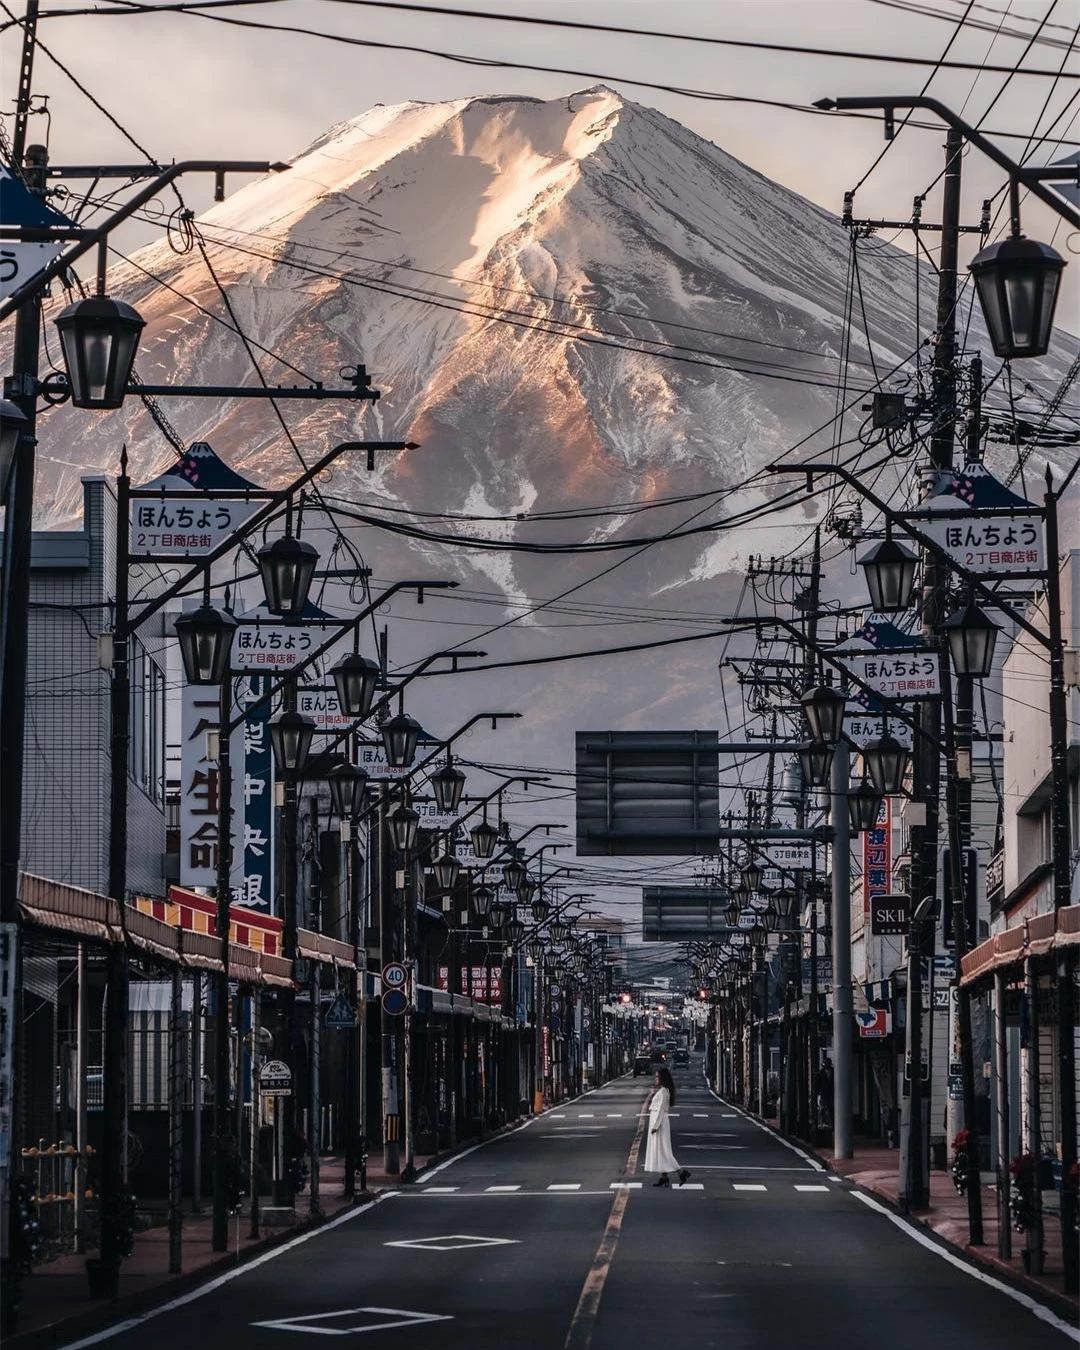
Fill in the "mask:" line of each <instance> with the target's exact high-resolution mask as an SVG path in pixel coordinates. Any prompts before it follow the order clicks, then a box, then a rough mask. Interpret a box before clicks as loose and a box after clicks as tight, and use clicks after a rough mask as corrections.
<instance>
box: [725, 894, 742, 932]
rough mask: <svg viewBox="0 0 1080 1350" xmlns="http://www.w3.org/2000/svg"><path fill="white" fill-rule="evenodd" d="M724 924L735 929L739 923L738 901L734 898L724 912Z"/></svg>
mask: <svg viewBox="0 0 1080 1350" xmlns="http://www.w3.org/2000/svg"><path fill="white" fill-rule="evenodd" d="M724 922H725V923H726V924H727V926H728V927H729V928H734V927H735V925H736V924H737V923H738V922H739V902H738V900H736V899H734V898H732V899H731V900H729V901H728V903H727V907H726V908H725V910H724Z"/></svg>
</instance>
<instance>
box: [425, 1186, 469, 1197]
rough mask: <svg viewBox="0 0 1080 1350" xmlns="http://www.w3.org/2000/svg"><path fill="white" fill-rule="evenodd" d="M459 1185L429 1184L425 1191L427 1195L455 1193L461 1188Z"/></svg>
mask: <svg viewBox="0 0 1080 1350" xmlns="http://www.w3.org/2000/svg"><path fill="white" fill-rule="evenodd" d="M460 1189H461V1188H460V1187H459V1186H429V1187H428V1188H427V1189H426V1191H425V1192H424V1194H425V1195H453V1194H454V1192H455V1191H457V1190H460Z"/></svg>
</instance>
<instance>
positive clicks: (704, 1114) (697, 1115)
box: [694, 1111, 709, 1120]
mask: <svg viewBox="0 0 1080 1350" xmlns="http://www.w3.org/2000/svg"><path fill="white" fill-rule="evenodd" d="M694 1119H695V1120H708V1119H709V1113H708V1111H695V1112H694Z"/></svg>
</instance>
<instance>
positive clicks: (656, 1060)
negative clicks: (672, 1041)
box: [649, 1045, 667, 1064]
mask: <svg viewBox="0 0 1080 1350" xmlns="http://www.w3.org/2000/svg"><path fill="white" fill-rule="evenodd" d="M649 1059H650V1060H651V1061H652V1062H653V1064H666V1063H667V1051H666V1050H664V1049H662V1048H661V1047H660V1046H659V1045H657V1046H655V1047H654V1048H653V1052H652V1054H651V1055H650V1056H649Z"/></svg>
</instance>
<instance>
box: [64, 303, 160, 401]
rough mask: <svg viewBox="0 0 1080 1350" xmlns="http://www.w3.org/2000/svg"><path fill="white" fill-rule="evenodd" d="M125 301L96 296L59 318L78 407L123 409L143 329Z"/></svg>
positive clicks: (136, 313)
mask: <svg viewBox="0 0 1080 1350" xmlns="http://www.w3.org/2000/svg"><path fill="white" fill-rule="evenodd" d="M144 326H145V325H144V323H143V320H142V318H141V316H140V315H139V313H138V312H137V311H136V310H134V309H132V307H131V306H130V305H128V304H125V303H124V301H123V300H110V299H109V297H108V296H107V295H95V296H91V297H90V298H89V299H86V300H77V301H76V302H75V303H74V304H73V305H68V307H67V309H65V310H63V311H62V312H61V313H60V314H59V315H57V318H56V327H57V329H58V331H59V333H60V350H61V351H62V352H63V355H64V365H65V366H66V367H67V374H68V385H69V387H70V389H71V402H72V404H73V405H74V407H76V408H96V409H105V408H119V407H120V406H121V405H122V404H123V402H124V395H125V393H126V392H127V386H128V381H129V380H130V378H131V367H132V366H133V365H134V364H135V349H136V348H137V347H138V345H139V334H140V333H141V332H142V330H143V328H144Z"/></svg>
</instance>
